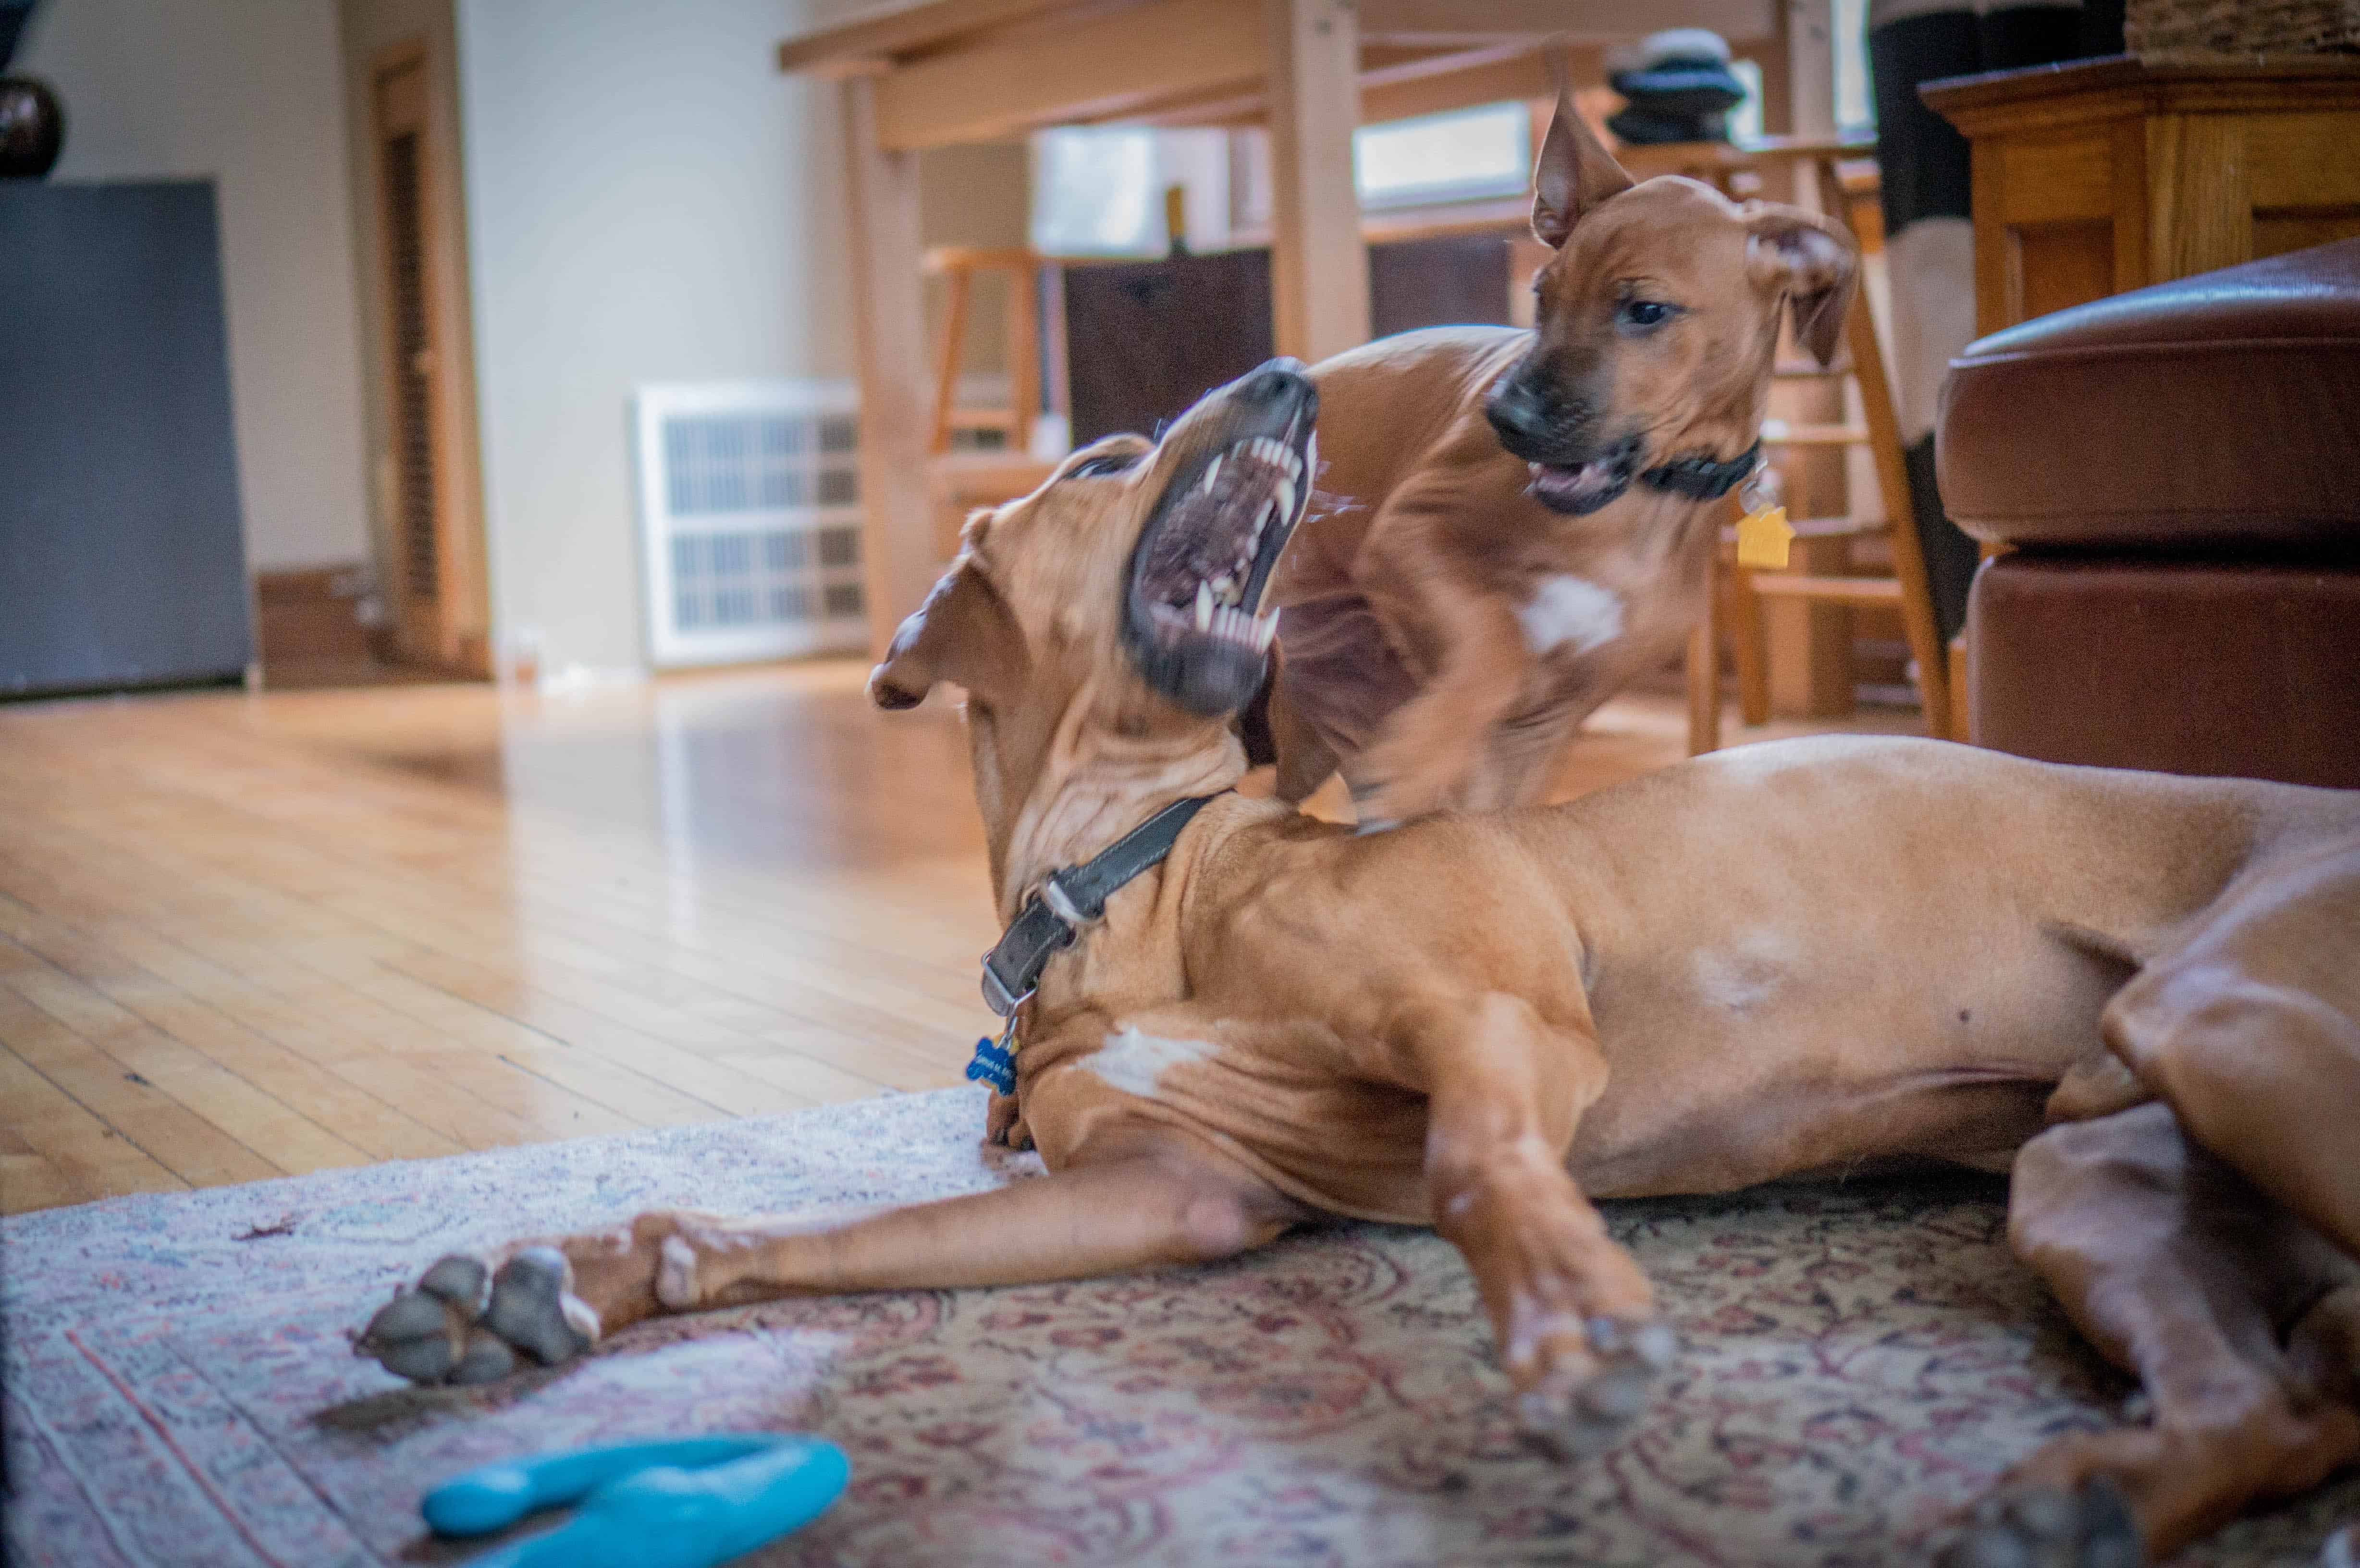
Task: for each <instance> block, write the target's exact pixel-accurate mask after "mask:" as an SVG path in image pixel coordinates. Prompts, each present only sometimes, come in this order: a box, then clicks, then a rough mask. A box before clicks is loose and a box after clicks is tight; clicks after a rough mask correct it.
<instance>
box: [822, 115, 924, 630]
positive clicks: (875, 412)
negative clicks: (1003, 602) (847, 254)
mask: <svg viewBox="0 0 2360 1568" xmlns="http://www.w3.org/2000/svg"><path fill="white" fill-rule="evenodd" d="M836 94H837V99H838V103H840V105H841V110H842V115H843V122H844V151H845V160H846V175H847V180H846V185H847V194H848V197H849V200H850V204H851V209H852V213H851V216H852V223H851V229H852V306H853V309H852V319H853V334H854V340H855V342H856V343H857V345H858V352H859V356H860V504H861V510H862V512H863V514H864V516H865V526H864V528H862V531H861V544H860V560H861V568H862V583H863V589H864V592H865V593H866V596H867V598H868V603H869V648H870V650H871V651H872V652H873V653H874V654H875V655H876V657H878V658H880V659H882V658H883V657H884V656H885V649H886V648H887V646H888V645H890V643H891V642H892V640H893V631H894V628H895V627H896V626H900V625H901V617H902V616H904V615H908V614H909V613H910V612H911V611H912V610H914V609H916V608H917V607H918V605H919V604H921V603H923V601H924V599H925V596H926V590H927V589H928V588H930V587H932V586H933V585H934V574H935V572H937V571H939V570H940V567H941V563H940V562H939V561H936V560H935V559H934V539H933V537H932V529H931V528H930V527H929V520H930V518H929V501H928V497H927V494H926V430H927V419H926V413H927V408H926V339H925V321H926V311H925V296H924V293H923V289H922V287H921V284H920V281H919V267H920V265H921V263H922V261H923V257H924V247H923V245H921V243H920V241H919V238H918V155H917V154H915V153H912V152H895V151H892V150H890V149H889V148H887V147H882V146H880V145H879V142H878V136H877V119H878V110H877V98H878V82H877V79H876V78H874V77H865V76H864V77H848V78H846V79H845V80H843V81H841V82H837V83H836Z"/></svg>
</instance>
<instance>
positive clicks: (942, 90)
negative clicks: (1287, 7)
mask: <svg viewBox="0 0 2360 1568" xmlns="http://www.w3.org/2000/svg"><path fill="white" fill-rule="evenodd" d="M1263 47H1264V46H1263V40H1262V3H1261V0H1148V3H1147V4H1145V5H1135V6H1132V7H1131V8H1130V9H1127V10H1122V11H1117V12H1114V13H1112V14H1110V15H1106V16H1097V17H1094V18H1093V19H1091V20H1089V21H1086V22H1080V23H1076V25H1075V26H1073V27H1068V28H1065V29H1064V30H1063V31H1060V32H1055V33H1051V34H1048V35H1045V36H1031V37H1027V38H1023V39H1021V40H1012V41H1010V42H1006V43H990V42H985V43H980V44H978V45H977V46H975V47H974V48H971V49H956V50H953V51H950V52H947V53H945V54H941V55H937V56H933V57H930V58H928V59H925V60H917V61H914V62H912V63H911V64H909V65H906V66H902V67H901V68H900V69H898V70H895V71H891V72H890V73H889V74H887V75H885V76H884V77H882V78H880V81H879V85H878V108H877V113H878V125H879V133H880V137H881V138H882V145H883V146H885V147H890V148H892V149H894V150H897V151H904V150H909V149H912V148H916V147H946V146H949V145H951V144H953V143H956V142H973V141H989V140H991V139H993V138H995V137H1000V136H1012V135H1015V134H1017V133H1019V132H1022V131H1026V130H1030V129H1032V128H1033V127H1035V126H1039V125H1058V124H1064V123H1068V122H1071V121H1076V120H1090V119H1105V118H1107V117H1109V116H1110V115H1115V114H1124V113H1127V112H1130V111H1132V110H1135V109H1137V108H1139V107H1141V106H1142V105H1145V104H1148V103H1156V102H1159V101H1164V100H1169V99H1171V98H1174V97H1176V96H1179V95H1182V94H1185V93H1202V92H1208V91H1211V90H1213V89H1216V88H1220V87H1229V86H1239V87H1241V86H1245V85H1248V84H1250V83H1251V82H1253V81H1254V80H1255V79H1256V78H1258V77H1260V76H1261V75H1262V71H1263V62H1264V59H1265V56H1264V53H1263Z"/></svg>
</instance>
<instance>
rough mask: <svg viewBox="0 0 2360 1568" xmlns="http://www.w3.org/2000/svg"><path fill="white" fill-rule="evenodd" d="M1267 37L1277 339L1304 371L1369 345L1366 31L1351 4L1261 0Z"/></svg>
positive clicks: (1340, 0)
mask: <svg viewBox="0 0 2360 1568" xmlns="http://www.w3.org/2000/svg"><path fill="white" fill-rule="evenodd" d="M1262 14H1263V16H1264V18H1265V21H1266V31H1267V32H1268V35H1269V39H1270V44H1269V81H1270V169H1271V182H1272V191H1271V230H1272V235H1271V255H1270V285H1271V287H1270V297H1271V314H1272V318H1273V329H1274V330H1273V339H1274V341H1275V342H1276V343H1277V345H1278V352H1279V353H1281V354H1293V355H1295V357H1296V358H1298V359H1301V360H1303V361H1305V362H1306V364H1316V363H1317V362H1318V361H1319V360H1322V359H1325V358H1327V356H1328V355H1330V354H1341V353H1342V352H1343V351H1344V350H1346V349H1348V348H1356V347H1358V346H1359V345H1360V344H1361V343H1366V342H1368V340H1369V249H1368V245H1367V244H1366V243H1365V242H1364V241H1362V239H1361V238H1360V193H1359V191H1357V190H1356V189H1355V188H1354V185H1353V182H1352V132H1353V130H1354V129H1355V128H1356V127H1357V126H1358V125H1360V22H1359V18H1358V16H1357V15H1356V13H1355V12H1354V9H1353V5H1352V0H1262Z"/></svg>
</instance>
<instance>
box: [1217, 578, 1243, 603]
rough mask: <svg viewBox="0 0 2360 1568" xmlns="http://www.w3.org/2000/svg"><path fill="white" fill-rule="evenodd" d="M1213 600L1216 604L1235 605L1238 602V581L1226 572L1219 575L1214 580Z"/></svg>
mask: <svg viewBox="0 0 2360 1568" xmlns="http://www.w3.org/2000/svg"><path fill="white" fill-rule="evenodd" d="M1213 598H1214V600H1215V602H1217V603H1218V604H1236V603H1237V602H1238V580H1237V579H1236V578H1234V577H1232V576H1230V575H1229V573H1228V572H1223V573H1221V575H1219V576H1218V577H1216V578H1214V579H1213Z"/></svg>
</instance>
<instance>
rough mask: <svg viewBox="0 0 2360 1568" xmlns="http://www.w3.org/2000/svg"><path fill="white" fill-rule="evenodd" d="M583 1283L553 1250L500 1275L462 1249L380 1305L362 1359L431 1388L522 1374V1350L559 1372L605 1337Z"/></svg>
mask: <svg viewBox="0 0 2360 1568" xmlns="http://www.w3.org/2000/svg"><path fill="white" fill-rule="evenodd" d="M573 1284H574V1270H573V1266H572V1265H571V1264H569V1263H568V1262H567V1261H566V1258H565V1255H564V1254H563V1253H562V1252H560V1251H558V1250H557V1249H556V1248H555V1247H526V1248H524V1249H523V1250H522V1251H520V1252H519V1253H518V1254H517V1255H516V1256H515V1257H513V1258H509V1259H508V1261H507V1262H505V1263H503V1264H501V1265H500V1267H499V1269H498V1270H497V1272H495V1271H494V1270H493V1269H492V1268H491V1266H490V1265H488V1264H487V1263H486V1262H485V1261H484V1260H483V1259H481V1258H470V1257H467V1256H465V1255H464V1254H460V1253H453V1254H452V1255H451V1256H449V1257H447V1258H443V1259H441V1260H440V1261H438V1262H437V1263H436V1264H435V1265H434V1266H433V1267H432V1269H428V1270H427V1271H426V1272H425V1273H424V1274H422V1275H421V1276H420V1277H419V1280H418V1283H417V1284H416V1285H415V1286H414V1287H412V1288H410V1289H409V1290H401V1291H398V1292H397V1293H396V1294H395V1296H394V1298H393V1300H392V1301H389V1302H388V1303H387V1304H386V1305H385V1306H383V1307H381V1308H379V1309H378V1310H377V1315H376V1316H374V1317H372V1318H370V1319H369V1322H368V1326H367V1327H366V1329H363V1330H362V1331H361V1333H360V1334H359V1336H358V1337H356V1338H355V1340H354V1341H353V1354H355V1356H369V1357H371V1358H372V1359H374V1360H376V1361H377V1363H378V1364H379V1365H381V1366H383V1367H385V1369H386V1370H387V1371H388V1372H391V1373H394V1374H395V1375H396V1376H398V1377H407V1378H409V1379H410V1381H411V1382H413V1383H422V1384H439V1383H489V1382H493V1381H496V1380H497V1379H498V1378H501V1377H507V1376H508V1374H509V1373H510V1372H513V1371H515V1370H516V1368H517V1366H518V1364H519V1353H521V1355H523V1356H530V1358H531V1359H533V1360H535V1361H538V1362H540V1363H541V1365H543V1366H545V1367H553V1366H556V1365H557V1364H558V1363H559V1362H561V1361H568V1360H571V1359H573V1358H574V1356H578V1355H580V1354H581V1353H582V1352H583V1351H584V1350H585V1349H587V1348H588V1347H589V1346H590V1345H594V1344H595V1343H596V1342H597V1339H598V1316H597V1314H596V1313H595V1312H593V1311H592V1310H591V1309H590V1307H589V1306H588V1304H587V1303H585V1301H582V1299H581V1298H580V1297H578V1296H576V1295H574V1292H573Z"/></svg>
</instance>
